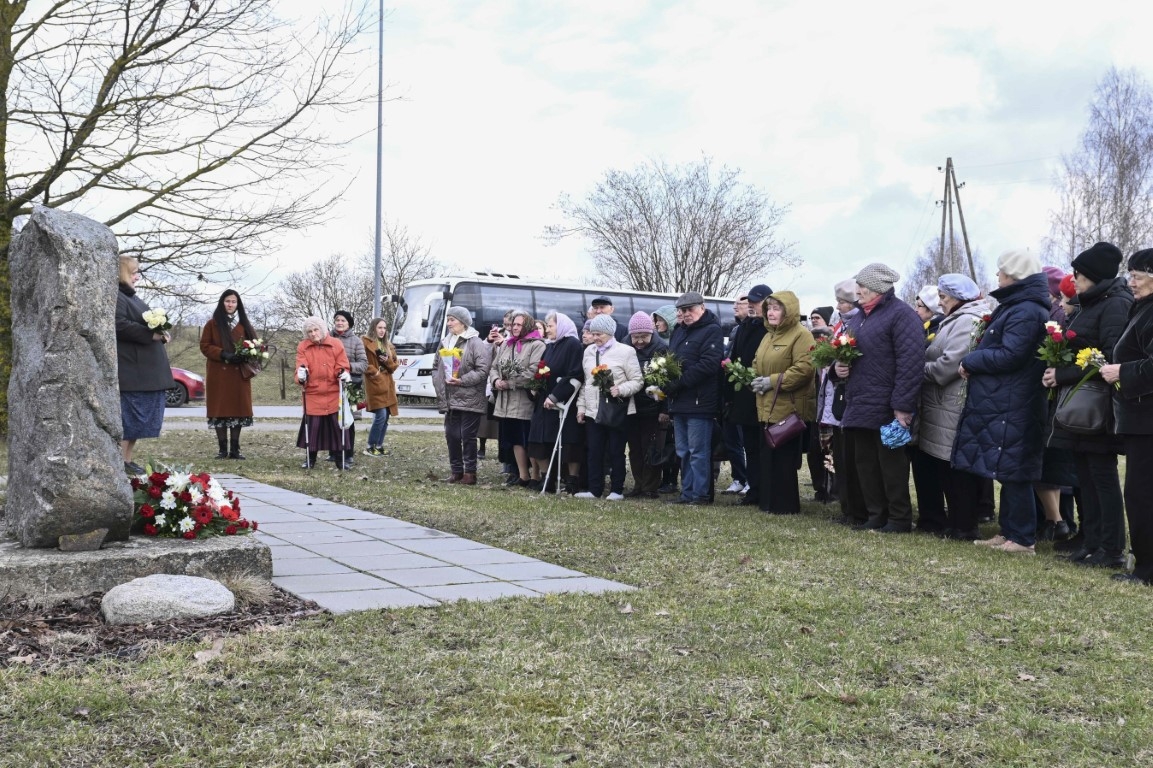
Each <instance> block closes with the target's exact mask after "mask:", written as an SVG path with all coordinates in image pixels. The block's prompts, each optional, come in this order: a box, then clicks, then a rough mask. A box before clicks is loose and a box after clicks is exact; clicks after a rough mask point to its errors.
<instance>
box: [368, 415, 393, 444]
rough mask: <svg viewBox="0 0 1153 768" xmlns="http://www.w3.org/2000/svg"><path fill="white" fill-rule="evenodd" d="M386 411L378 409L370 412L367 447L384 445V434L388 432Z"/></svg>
mask: <svg viewBox="0 0 1153 768" xmlns="http://www.w3.org/2000/svg"><path fill="white" fill-rule="evenodd" d="M388 415H389V414H388V409H387V408H379V409H377V410H375V411H373V412H372V426H371V427H369V428H368V447H369V448H379V447H380V446H382V445H384V434H385V433H386V432H388Z"/></svg>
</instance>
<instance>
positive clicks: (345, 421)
mask: <svg viewBox="0 0 1153 768" xmlns="http://www.w3.org/2000/svg"><path fill="white" fill-rule="evenodd" d="M336 384H337V386H338V387H339V389H340V410H338V411H337V412H336V413H337V417H336V421H337V424H338V426H339V427H340V449H339V450H338V451H337V452H336V455H337V457H338V459H337V462H336V468H337V469H344V454H345V453H346V451H345V450H344V444H345V443H346V442H348V428H349V427H350V426H351V422H350V419H349V417H348V416H345V415H344V409H345V408H347V407H348V401H347V400H346V399H345V396H344V381H343V380H342V379H341V378H340V377H339V376H338V377H337V378H336Z"/></svg>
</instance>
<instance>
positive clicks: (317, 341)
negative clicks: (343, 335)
mask: <svg viewBox="0 0 1153 768" xmlns="http://www.w3.org/2000/svg"><path fill="white" fill-rule="evenodd" d="M348 367H349V366H348V355H347V354H345V352H344V345H343V344H341V343H340V340H339V339H336V338H333V337H332V336H329V335H328V324H327V323H325V322H324V321H323V320H321V319H320V318H319V317H310V318H308V319H307V320H305V321H304V340H303V341H301V342H300V344H299V345H298V346H297V347H296V381H297V383H298V384H300V387H301V390H302V392H303V395H304V419H303V420H302V421H301V423H300V433H299V434H298V435H297V438H296V447H297V448H306V449H307V450H308V461H306V462H304V464H303V466H302V467H301V468H302V469H311V468H312V467H314V466H316V452H317V451H321V450H324V451H334V452H337V453H336V456H337V457H338V458H337V461H336V468H337V469H344V458H343V457H344V456H345V453H344V451H348V450H351V449H352V440H351V439H350V437H349V435H348V430H345V429H341V428H340V424H339V423H338V422H337V418H336V415H337V412H338V411H339V410H340V406H341V402H340V383H341V382H344V383H345V384H347V383H348V382H349V381H350V380H351V379H352V376H351V375H350V374H349V372H348Z"/></svg>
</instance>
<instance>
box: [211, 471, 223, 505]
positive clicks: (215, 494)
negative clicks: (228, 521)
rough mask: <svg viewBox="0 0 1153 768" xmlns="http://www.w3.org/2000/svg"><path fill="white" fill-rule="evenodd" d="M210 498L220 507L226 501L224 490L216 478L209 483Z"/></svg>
mask: <svg viewBox="0 0 1153 768" xmlns="http://www.w3.org/2000/svg"><path fill="white" fill-rule="evenodd" d="M208 498H210V499H212V500H213V501H215V502H216V503H217V504H218V505H219V504H220V503H221V502H222V501H224V489H223V488H222V487H221V486H220V483H218V482H216V478H215V477H214V478H212V479H211V480H209V481H208Z"/></svg>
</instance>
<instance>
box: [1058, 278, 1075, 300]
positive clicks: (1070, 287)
mask: <svg viewBox="0 0 1153 768" xmlns="http://www.w3.org/2000/svg"><path fill="white" fill-rule="evenodd" d="M1061 295H1062V296H1064V297H1065V298H1066V299H1071V298H1073V297H1074V296H1076V295H1077V284H1076V283H1074V282H1073V275H1065V276H1064V277H1063V278H1061Z"/></svg>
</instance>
